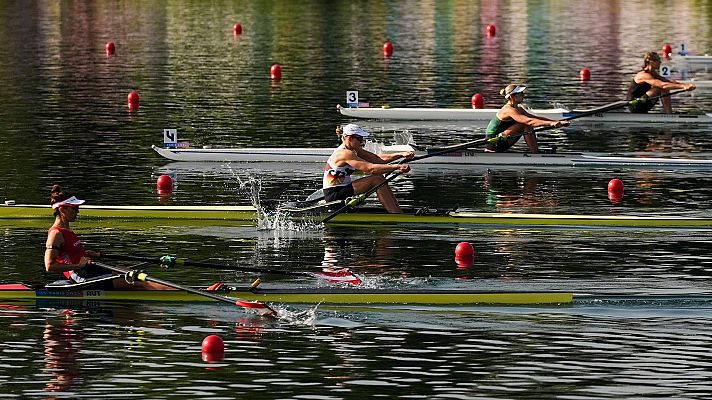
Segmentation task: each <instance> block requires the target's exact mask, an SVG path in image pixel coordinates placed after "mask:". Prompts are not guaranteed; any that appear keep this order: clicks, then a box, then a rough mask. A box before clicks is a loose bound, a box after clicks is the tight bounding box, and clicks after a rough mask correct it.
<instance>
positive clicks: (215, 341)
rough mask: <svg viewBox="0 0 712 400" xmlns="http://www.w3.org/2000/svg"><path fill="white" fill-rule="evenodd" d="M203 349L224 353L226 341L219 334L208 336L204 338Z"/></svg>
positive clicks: (204, 350) (208, 351)
mask: <svg viewBox="0 0 712 400" xmlns="http://www.w3.org/2000/svg"><path fill="white" fill-rule="evenodd" d="M202 349H203V352H204V353H224V352H225V343H224V342H223V340H222V338H221V337H220V336H218V335H210V336H206V337H205V339H203V344H202Z"/></svg>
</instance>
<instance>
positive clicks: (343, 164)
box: [322, 124, 414, 213]
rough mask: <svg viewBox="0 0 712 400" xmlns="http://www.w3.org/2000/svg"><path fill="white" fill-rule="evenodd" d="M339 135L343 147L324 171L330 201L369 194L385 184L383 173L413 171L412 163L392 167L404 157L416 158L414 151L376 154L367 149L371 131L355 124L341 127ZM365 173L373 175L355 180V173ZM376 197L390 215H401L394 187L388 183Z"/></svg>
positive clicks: (406, 158) (330, 158) (338, 148)
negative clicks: (366, 141)
mask: <svg viewBox="0 0 712 400" xmlns="http://www.w3.org/2000/svg"><path fill="white" fill-rule="evenodd" d="M336 134H337V135H340V136H341V141H342V143H341V145H340V146H339V147H337V148H336V150H334V153H333V154H332V155H331V156H330V157H329V159H328V160H327V161H326V168H325V169H324V178H323V186H322V187H323V188H324V199H325V200H326V201H334V200H345V199H346V198H348V197H351V196H354V195H358V194H362V193H366V192H368V191H369V190H371V189H373V188H375V187H376V186H378V185H380V184H382V183H383V182H384V181H385V178H384V177H383V174H386V173H389V172H393V171H400V172H401V173H405V172H409V171H410V166H409V165H408V164H388V163H389V162H391V161H394V160H398V159H400V158H403V159H405V160H411V159H413V156H414V154H413V152H402V153H392V154H374V153H371V152H370V151H367V150H366V149H364V148H363V141H364V138H365V137H367V136H368V132H366V131H364V130H363V129H361V127H359V126H358V125H355V124H348V125H346V126H344V127H343V128H342V127H337V128H336ZM356 170H358V171H362V172H365V173H366V174H369V175H370V176H367V177H365V178H360V179H356V180H352V179H351V174H353V173H354V171H356ZM376 194H377V195H378V200H380V202H381V204H382V205H383V207H384V208H385V209H386V210H387V211H388V212H389V213H400V212H401V209H400V206H399V205H398V200H396V198H395V196H394V195H393V192H392V191H391V188H390V187H389V186H388V185H387V184H386V185H383V186H382V187H380V188H379V189H378V190H377V191H376Z"/></svg>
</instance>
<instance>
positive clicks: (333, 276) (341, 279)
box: [101, 254, 363, 285]
mask: <svg viewBox="0 0 712 400" xmlns="http://www.w3.org/2000/svg"><path fill="white" fill-rule="evenodd" d="M101 256H102V257H107V258H114V259H121V260H134V261H146V262H159V263H160V265H161V266H162V267H164V268H173V267H175V266H176V265H188V266H193V267H203V268H213V269H223V270H225V269H230V270H236V271H244V272H257V273H262V274H279V275H293V276H309V277H313V278H318V279H324V280H326V281H328V282H331V283H348V284H350V285H360V284H361V283H363V282H362V281H361V279H360V278H359V277H357V276H356V275H354V273H353V272H352V271H351V270H350V269H348V268H339V269H333V270H329V269H327V270H323V271H314V272H310V271H283V270H278V269H269V268H253V267H241V266H233V265H223V264H213V263H208V262H203V261H192V260H188V259H186V258H178V257H174V256H162V257H149V256H131V255H118V254H102V255H101Z"/></svg>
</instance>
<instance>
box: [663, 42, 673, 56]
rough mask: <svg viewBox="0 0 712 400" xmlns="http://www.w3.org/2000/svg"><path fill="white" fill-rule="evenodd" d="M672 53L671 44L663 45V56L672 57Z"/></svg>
mask: <svg viewBox="0 0 712 400" xmlns="http://www.w3.org/2000/svg"><path fill="white" fill-rule="evenodd" d="M671 54H672V46H670V45H669V44H668V43H665V44H664V45H663V57H665V58H670V55H671Z"/></svg>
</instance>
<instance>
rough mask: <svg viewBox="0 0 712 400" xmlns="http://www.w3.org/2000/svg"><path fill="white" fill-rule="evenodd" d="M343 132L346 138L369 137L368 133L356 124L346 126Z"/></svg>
mask: <svg viewBox="0 0 712 400" xmlns="http://www.w3.org/2000/svg"><path fill="white" fill-rule="evenodd" d="M343 130H344V136H352V135H356V136H361V137H366V136H368V132H366V131H364V130H363V129H361V127H360V126H358V125H356V124H348V125H346V126H344V128H343Z"/></svg>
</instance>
